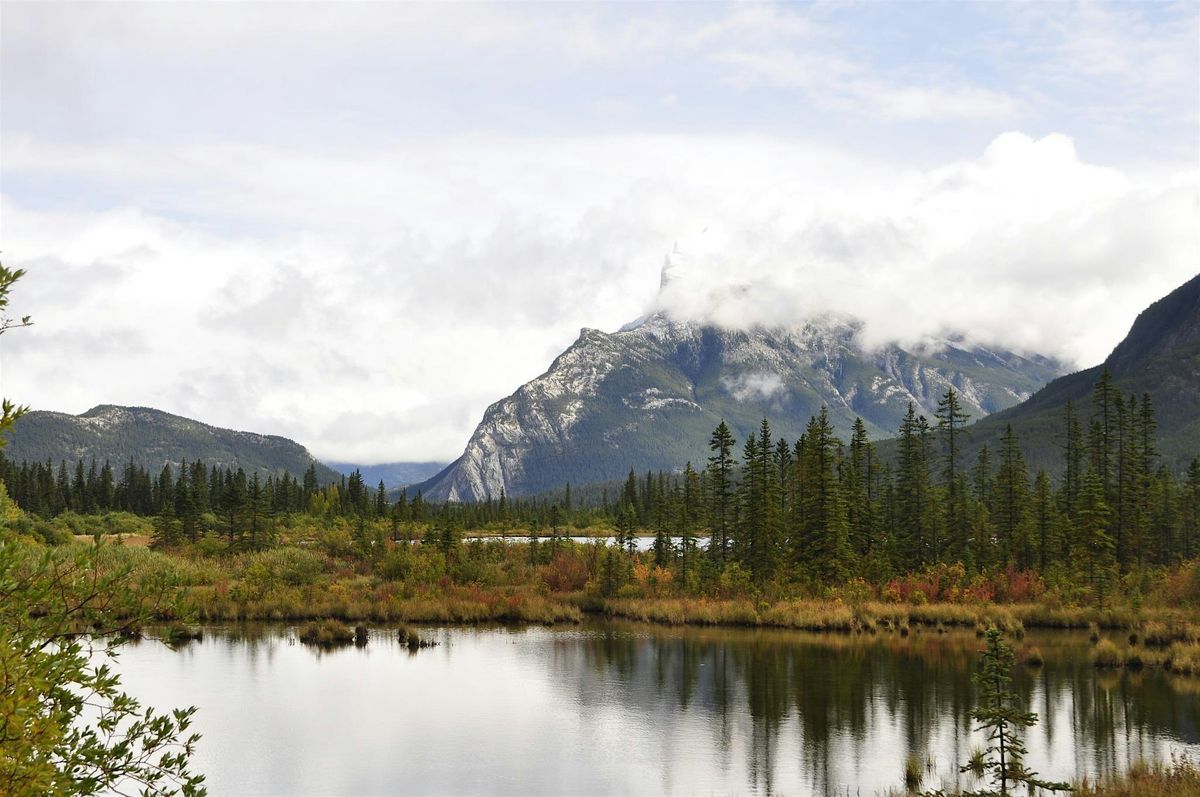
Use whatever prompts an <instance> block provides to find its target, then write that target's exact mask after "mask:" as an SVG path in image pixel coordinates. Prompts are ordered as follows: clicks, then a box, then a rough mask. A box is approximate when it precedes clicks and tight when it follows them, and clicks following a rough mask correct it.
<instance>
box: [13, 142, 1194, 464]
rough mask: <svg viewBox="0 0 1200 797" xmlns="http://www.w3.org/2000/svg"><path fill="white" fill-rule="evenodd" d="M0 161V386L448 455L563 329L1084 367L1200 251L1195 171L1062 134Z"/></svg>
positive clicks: (85, 153) (384, 450) (331, 444)
mask: <svg viewBox="0 0 1200 797" xmlns="http://www.w3.org/2000/svg"><path fill="white" fill-rule="evenodd" d="M5 173H6V189H9V188H12V189H13V190H17V189H21V188H22V187H23V186H39V185H41V186H49V187H50V188H54V189H55V191H56V192H57V193H56V194H55V195H56V196H58V197H60V199H59V200H58V201H56V202H55V203H51V202H48V201H44V200H43V201H39V200H38V199H37V197H36V192H31V191H30V190H20V191H18V194H19V195H20V196H21V197H22V199H21V200H19V201H18V199H16V198H15V197H14V195H12V194H8V195H6V196H5V198H4V199H3V207H2V208H0V211H2V213H0V216H2V218H3V222H4V248H5V253H4V262H5V263H6V264H9V265H13V266H17V265H19V266H23V267H27V268H28V269H29V270H30V274H29V276H28V277H27V278H26V280H25V281H24V282H23V283H22V284H21V285H20V286H19V288H18V290H17V293H16V296H15V302H16V306H15V309H16V310H17V311H18V312H21V313H24V312H30V313H32V314H33V315H34V317H35V319H36V321H37V322H38V325H37V326H35V327H34V328H33V329H31V330H27V331H22V332H21V333H19V334H13V335H8V336H5V339H4V363H3V365H4V371H3V376H4V384H3V389H4V394H5V395H8V396H12V397H13V398H16V399H18V400H20V401H23V402H26V403H29V404H32V405H33V406H35V407H39V408H47V409H60V410H68V411H72V412H80V411H83V410H85V409H87V408H88V407H89V406H91V405H93V404H96V403H100V402H116V403H128V404H141V405H151V406H157V407H161V408H163V409H166V410H169V411H174V412H179V413H181V414H185V415H191V416H193V417H198V418H201V419H203V420H205V421H209V422H213V423H218V424H221V425H227V426H233V427H237V428H249V429H254V430H257V431H263V432H272V433H278V434H285V435H288V436H290V437H294V438H296V439H297V440H300V441H301V442H303V443H305V444H306V445H308V446H310V448H312V450H313V451H314V452H316V453H317V454H318V455H319V456H323V457H330V458H334V459H338V460H342V461H361V462H371V461H388V460H397V459H420V460H427V459H441V460H448V459H451V458H453V457H454V456H457V454H458V453H459V452H460V451H461V447H462V444H463V442H464V441H465V440H466V439H467V437H468V435H469V434H470V432H471V430H472V429H473V427H474V425H475V423H477V421H478V419H479V417H480V416H481V414H482V412H483V409H484V408H485V407H486V405H487V404H488V403H490V402H491V401H493V400H495V399H497V398H499V397H501V396H503V395H505V394H507V393H509V392H510V391H512V390H513V389H514V388H515V387H516V386H517V385H519V384H520V383H521V382H523V381H525V380H528V379H530V378H532V377H534V376H536V375H537V374H538V373H540V372H541V371H543V370H544V369H545V367H546V366H547V365H548V364H549V362H550V361H551V359H552V358H553V357H554V355H555V354H557V353H558V352H559V351H561V350H562V349H563V348H564V347H565V346H566V345H568V344H569V343H570V342H571V340H573V339H574V337H575V336H576V335H577V334H578V330H579V328H580V327H583V326H590V327H600V328H605V329H616V328H618V327H619V326H621V325H622V324H623V323H625V322H626V321H629V320H631V319H633V318H636V317H638V316H639V315H642V314H643V313H645V312H647V310H648V309H652V308H654V307H661V308H666V309H669V310H670V311H671V312H673V313H676V314H679V315H683V316H686V317H689V318H694V319H699V320H705V321H711V322H715V323H719V324H724V325H732V326H738V325H750V324H777V323H794V322H796V321H799V320H803V319H804V318H805V317H808V316H811V315H813V314H815V313H819V312H829V311H834V312H843V313H848V314H851V315H854V316H857V317H859V318H861V319H862V320H863V322H864V324H865V326H864V333H863V334H864V337H865V339H866V340H867V342H869V343H870V342H881V341H885V340H898V341H901V342H914V341H922V340H928V339H930V338H933V339H936V338H937V337H939V336H941V335H943V334H945V333H946V332H947V331H957V332H961V333H963V334H965V335H967V336H968V338H969V339H970V340H972V341H974V342H978V343H983V344H994V345H999V346H1006V347H1010V348H1014V349H1017V350H1021V351H1030V352H1038V353H1042V354H1046V355H1050V356H1055V357H1059V358H1062V359H1064V360H1066V361H1068V362H1071V363H1075V364H1079V365H1089V364H1092V363H1095V362H1097V361H1099V360H1100V359H1102V358H1103V357H1104V355H1105V354H1106V353H1107V351H1108V350H1109V348H1111V346H1112V345H1114V344H1115V343H1116V342H1117V341H1118V340H1119V339H1120V338H1121V337H1122V336H1123V335H1124V333H1125V331H1126V329H1127V327H1128V325H1129V323H1130V322H1132V320H1133V317H1134V316H1135V315H1136V313H1137V312H1138V310H1140V309H1141V308H1142V307H1144V306H1145V305H1146V304H1147V303H1148V302H1150V301H1152V300H1154V299H1156V298H1158V297H1159V296H1161V295H1163V294H1165V293H1166V292H1168V291H1169V290H1170V289H1171V288H1173V287H1175V286H1176V285H1178V284H1179V283H1181V282H1183V281H1184V280H1185V279H1187V278H1188V277H1190V276H1191V275H1192V274H1194V273H1195V272H1196V270H1197V267H1198V264H1200V243H1198V241H1197V233H1196V230H1197V183H1196V177H1195V174H1194V170H1190V169H1187V168H1183V169H1180V170H1179V172H1178V173H1172V172H1171V171H1170V170H1169V169H1166V168H1164V167H1161V166H1159V167H1154V168H1150V167H1147V168H1138V167H1134V166H1123V167H1119V168H1118V167H1112V166H1101V165H1096V164H1091V163H1088V162H1087V160H1086V159H1085V158H1081V157H1080V156H1079V154H1078V153H1077V151H1076V149H1075V147H1074V146H1073V144H1072V142H1071V140H1070V139H1068V138H1066V137H1064V136H1060V135H1050V136H1046V137H1043V138H1040V139H1035V138H1032V137H1029V136H1026V135H1023V134H1020V133H1005V134H1003V135H1001V136H999V137H998V138H996V139H995V140H994V141H992V142H991V144H990V145H988V146H987V147H986V150H984V151H983V152H982V154H981V155H979V156H978V157H976V158H973V159H968V160H961V161H956V162H952V163H947V164H944V165H941V166H938V167H935V168H928V169H921V170H918V169H914V168H912V167H911V166H907V165H898V164H896V163H889V162H886V161H881V160H880V159H878V158H871V157H866V156H863V155H860V154H856V153H851V152H847V151H842V150H837V149H832V148H830V147H827V146H820V145H816V144H814V143H812V142H807V141H801V140H795V139H788V138H781V137H769V136H725V137H721V136H712V137H704V136H678V135H663V136H632V135H630V136H613V137H603V136H599V137H581V138H557V139H542V140H526V139H514V138H505V137H495V136H484V135H478V136H464V137H452V138H439V139H425V140H410V141H402V142H399V143H396V144H394V145H392V146H389V147H388V148H385V149H377V150H372V151H367V150H362V151H358V150H355V151H352V152H347V151H344V150H339V151H329V152H324V153H313V152H310V151H305V152H293V151H288V150H284V149H267V148H249V147H239V148H236V149H232V150H231V149H230V148H228V147H210V146H206V145H196V146H195V147H191V148H184V149H170V150H165V149H164V150H158V149H155V148H153V147H149V146H146V145H142V144H137V145H135V144H131V145H128V146H125V145H105V146H102V147H71V146H69V145H54V144H51V143H48V142H46V141H43V140H39V139H32V138H29V139H22V138H19V137H14V138H10V139H8V140H6V142H5ZM101 189H102V195H101V194H97V193H96V192H97V191H101ZM64 196H65V197H82V198H83V199H82V200H80V201H79V202H78V203H77V204H72V203H71V202H70V201H69V200H63V199H61V198H62V197H64ZM106 196H108V197H110V196H119V197H121V201H120V203H117V204H113V203H111V202H110V201H109V200H107V199H105V198H104V197H106ZM676 242H677V244H678V247H677V248H678V252H677V253H673V254H671V255H670V258H671V262H672V264H673V269H672V274H673V275H674V277H675V279H673V280H672V281H670V282H669V283H668V284H667V285H666V286H665V287H664V288H663V289H662V290H661V292H660V290H659V271H660V268H661V266H662V264H663V257H664V254H665V253H668V252H672V251H673V250H674V249H675V248H676V246H675V245H676ZM740 387H741V388H742V389H747V390H750V389H753V390H769V388H770V385H768V384H765V383H764V384H755V385H750V384H747V385H742V386H740Z"/></svg>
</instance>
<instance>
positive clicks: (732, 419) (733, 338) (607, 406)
mask: <svg viewBox="0 0 1200 797" xmlns="http://www.w3.org/2000/svg"><path fill="white" fill-rule="evenodd" d="M859 331H860V325H859V324H858V323H857V322H855V321H853V320H852V319H844V318H834V317H825V318H820V319H815V320H812V321H810V322H808V323H805V324H802V325H798V326H795V327H789V328H770V329H767V328H759V329H752V330H749V331H746V330H733V329H724V328H720V327H715V326H708V325H700V324H695V323H690V322H685V321H678V320H675V319H673V318H671V317H669V316H667V315H665V314H663V313H656V314H653V315H650V316H648V317H646V318H643V319H641V320H639V321H638V322H635V323H633V324H630V325H627V326H626V327H624V328H622V329H621V330H620V331H618V332H615V333H612V334H608V333H604V332H600V331H598V330H594V329H584V330H583V331H582V332H581V333H580V336H579V339H578V340H577V341H576V342H575V343H574V344H572V345H571V347H570V348H568V349H567V350H566V351H565V352H563V353H562V354H561V355H559V357H558V358H557V359H556V360H555V361H554V363H553V364H552V365H551V366H550V369H549V370H548V371H547V372H546V373H545V374H543V375H542V376H540V377H538V378H537V379H534V380H533V381H531V382H529V383H527V384H525V385H523V386H522V387H521V388H520V389H518V390H517V391H516V392H515V393H513V394H512V395H511V396H509V397H508V398H505V399H503V400H501V401H498V402H496V403H495V404H493V405H492V406H491V407H489V408H488V409H487V411H486V412H485V413H484V417H483V421H482V422H481V423H480V424H479V427H478V428H477V429H476V430H475V433H474V434H473V435H472V436H471V440H470V442H468V444H467V447H466V450H465V451H464V452H463V455H462V456H461V457H460V458H459V459H458V460H456V461H455V462H453V463H452V464H451V465H449V466H448V467H447V468H446V469H445V470H443V471H442V472H441V473H439V474H438V475H437V476H435V477H434V478H433V479H431V480H429V481H428V482H426V483H425V484H423V485H421V489H422V490H423V491H424V493H425V495H426V496H428V497H430V498H433V499H435V500H451V501H472V500H482V499H486V498H489V497H492V498H494V497H497V496H498V495H499V494H500V491H501V489H504V490H505V492H506V493H507V494H508V495H514V496H515V495H527V494H531V493H536V492H541V491H543V490H548V489H554V488H558V487H561V486H562V485H563V483H565V482H567V481H571V482H574V483H576V484H580V483H586V482H594V481H601V480H608V479H618V478H622V477H623V476H624V475H625V474H626V473H628V471H629V469H630V468H631V467H632V468H634V469H636V470H639V471H644V470H646V469H656V470H657V469H660V468H663V469H674V468H680V467H682V466H683V464H684V463H685V462H687V461H689V460H690V461H692V462H693V463H697V464H699V463H703V462H704V461H705V458H706V457H707V455H708V451H707V448H706V442H707V439H708V435H709V433H710V432H711V431H712V428H713V427H714V426H716V424H717V423H718V422H719V421H721V420H722V419H724V420H725V421H726V423H728V424H729V425H730V427H731V428H732V429H733V430H734V434H735V435H736V436H737V437H738V439H739V440H741V439H743V438H744V437H745V436H746V434H748V433H749V432H750V431H751V430H753V429H754V428H756V427H757V425H758V423H759V421H760V420H761V419H762V418H763V417H764V416H766V417H767V418H769V419H770V420H771V422H772V424H773V426H774V428H775V430H776V432H777V433H778V434H780V435H781V436H784V437H787V438H788V439H789V440H794V439H795V438H796V437H797V436H799V434H800V433H801V431H802V430H803V427H804V425H805V423H806V422H807V421H808V419H809V417H810V416H811V415H812V414H814V413H816V412H817V411H818V410H819V409H820V407H821V405H823V404H824V405H826V406H828V407H829V411H830V414H831V416H832V418H833V420H834V423H835V424H836V426H837V428H838V430H839V432H840V433H841V434H842V435H843V436H847V435H848V433H849V430H850V425H851V424H852V423H853V420H854V418H855V416H861V417H862V418H863V420H864V421H865V422H866V424H867V428H868V430H869V431H870V432H871V433H872V434H873V435H875V436H884V435H890V434H893V433H894V432H895V430H896V428H897V427H898V426H899V423H900V419H901V417H902V416H903V414H904V412H905V410H906V409H907V406H908V402H909V401H913V402H916V404H917V405H918V406H919V407H920V408H921V411H922V412H924V413H925V414H926V415H932V413H933V411H934V409H935V408H936V406H937V398H938V396H939V395H940V394H942V393H944V392H945V390H946V388H947V387H949V386H951V385H953V386H954V387H955V389H956V390H958V391H959V392H960V393H961V394H962V398H963V402H964V404H965V406H966V408H967V411H968V412H970V413H971V414H972V415H974V416H975V417H981V416H984V415H987V414H989V413H992V412H995V411H997V410H1001V409H1004V408H1006V407H1011V406H1013V405H1015V404H1017V403H1019V402H1021V401H1023V400H1024V399H1025V398H1027V397H1028V396H1029V395H1031V394H1032V393H1033V392H1034V391H1035V390H1037V389H1038V388H1039V387H1041V386H1042V385H1043V384H1045V383H1046V382H1047V381H1049V380H1050V379H1052V378H1054V377H1055V376H1057V375H1058V374H1059V373H1060V368H1059V366H1058V364H1057V363H1055V362H1052V361H1049V360H1046V359H1043V358H1037V357H1033V358H1028V357H1021V356H1018V355H1015V354H1012V353H1010V352H1003V351H991V350H987V349H982V348H971V347H962V346H959V345H955V344H954V343H953V342H950V341H946V342H942V343H940V344H938V345H930V346H927V347H925V348H923V349H922V350H919V351H917V350H913V351H906V350H904V349H902V348H900V347H898V346H894V345H893V346H885V347H882V348H879V349H876V350H867V349H865V348H864V347H863V346H861V345H860V343H859V334H858V333H859Z"/></svg>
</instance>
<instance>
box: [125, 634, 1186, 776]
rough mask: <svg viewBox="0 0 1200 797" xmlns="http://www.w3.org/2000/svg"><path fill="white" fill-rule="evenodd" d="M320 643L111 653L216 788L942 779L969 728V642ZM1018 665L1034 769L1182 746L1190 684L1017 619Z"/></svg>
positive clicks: (218, 644)
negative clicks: (1024, 629)
mask: <svg viewBox="0 0 1200 797" xmlns="http://www.w3.org/2000/svg"><path fill="white" fill-rule="evenodd" d="M422 633H423V635H426V636H430V637H432V638H435V639H436V640H437V641H438V642H439V645H438V646H437V647H434V648H428V649H423V650H420V651H417V652H415V653H410V652H409V651H408V650H407V649H406V648H402V647H401V646H400V645H399V644H397V643H396V642H395V641H394V639H395V637H394V633H386V632H385V631H384V630H382V629H380V630H376V631H374V632H373V634H374V635H373V636H372V639H371V641H370V643H369V644H368V645H366V646H365V647H362V648H356V647H345V648H338V649H333V650H327V651H326V650H319V649H315V648H311V647H307V646H304V645H301V644H299V643H298V642H297V641H296V629H295V628H293V627H286V626H267V627H261V626H259V627H250V628H237V627H230V628H226V629H211V628H210V629H207V630H206V634H205V637H204V639H203V640H202V641H199V642H193V643H190V644H187V645H186V646H184V647H181V648H180V649H178V650H172V649H170V648H168V647H167V646H165V645H163V644H162V643H160V642H157V641H155V640H152V639H146V640H143V641H141V642H138V643H134V644H130V645H128V646H126V647H123V648H122V649H121V651H122V652H121V655H120V659H119V663H118V669H119V671H120V672H121V674H122V677H123V683H124V685H125V688H126V689H127V690H128V691H129V692H131V693H132V694H134V695H135V696H136V697H139V698H141V699H143V700H145V701H148V702H150V703H151V704H152V705H154V706H156V707H158V708H160V709H166V708H170V707H178V706H184V705H191V704H194V705H196V706H198V707H199V713H198V714H197V717H196V722H195V727H196V729H197V730H198V731H200V732H201V733H203V734H204V738H203V740H202V741H201V742H200V746H199V751H198V754H197V756H196V759H195V764H196V768H197V769H198V771H201V772H204V773H206V774H207V776H208V785H209V792H210V793H211V794H213V795H214V796H216V795H222V796H223V795H376V794H396V793H418V794H480V793H492V794H531V793H536V794H657V793H679V794H696V793H701V794H709V793H712V794H733V793H745V794H768V793H784V794H789V795H825V794H846V793H847V792H848V793H849V794H863V795H870V794H875V793H876V792H877V791H881V790H884V789H887V788H889V787H899V786H900V785H901V782H902V773H903V767H904V762H905V759H906V757H907V756H908V755H909V754H912V755H915V756H916V757H918V758H919V759H920V760H921V761H922V765H923V767H924V768H925V770H926V778H927V779H926V780H925V782H924V783H923V787H925V788H930V787H932V786H935V785H937V784H938V783H940V782H943V779H944V782H946V783H952V782H955V781H956V779H957V782H959V783H961V784H962V785H964V786H973V785H974V783H975V782H974V780H973V779H972V778H971V776H969V775H959V774H958V772H957V770H958V765H959V764H961V763H963V762H965V761H966V759H967V757H968V755H969V754H970V752H971V748H972V746H973V745H975V744H978V743H979V741H980V739H979V736H978V734H974V733H973V732H972V731H971V730H970V729H971V725H972V723H971V720H970V717H969V712H970V710H971V707H972V701H973V692H974V689H973V686H972V683H971V680H970V674H971V672H972V669H973V667H974V666H975V662H976V658H977V655H976V652H977V651H978V649H979V648H980V647H981V644H982V643H981V641H980V640H979V639H977V638H975V637H974V635H973V634H970V633H967V632H957V633H950V634H937V633H935V632H933V631H931V630H925V631H922V632H919V633H915V634H913V635H912V636H910V637H908V638H902V637H899V636H896V635H890V634H880V635H878V636H873V637H850V636H839V635H824V636H821V635H813V634H806V633H801V632H788V631H769V630H752V629H724V628H663V627H657V626H645V625H637V624H611V623H603V622H589V623H586V624H584V625H581V626H577V627H562V628H543V627H518V628H506V627H488V628H432V629H422ZM1024 644H1036V645H1037V646H1038V647H1039V648H1040V650H1041V651H1042V653H1043V655H1044V657H1045V659H1046V664H1045V666H1044V667H1041V668H1038V669H1034V670H1031V669H1028V668H1026V667H1024V666H1018V669H1017V670H1016V672H1015V678H1016V689H1017V691H1018V692H1019V693H1020V694H1021V695H1022V696H1023V698H1024V699H1025V700H1026V701H1027V705H1028V708H1030V709H1031V710H1033V711H1036V712H1038V713H1039V715H1040V722H1039V723H1038V725H1037V726H1035V727H1034V728H1033V729H1032V730H1031V731H1030V732H1029V734H1028V736H1027V738H1026V746H1027V747H1028V748H1029V750H1030V756H1029V759H1028V762H1029V764H1030V765H1031V766H1032V768H1034V769H1036V770H1037V771H1039V772H1040V773H1041V774H1042V775H1043V776H1046V777H1049V778H1052V779H1059V778H1061V779H1072V778H1074V777H1076V776H1078V775H1082V774H1085V773H1089V774H1095V773H1110V772H1113V771H1117V770H1121V769H1124V768H1125V767H1126V766H1127V765H1128V764H1129V763H1130V762H1131V761H1133V760H1136V759H1139V758H1146V759H1152V758H1157V759H1167V758H1169V757H1170V755H1171V754H1172V752H1182V753H1186V754H1188V755H1191V756H1192V757H1193V758H1196V757H1198V756H1200V681H1198V680H1196V679H1192V680H1188V679H1183V678H1175V677H1172V676H1169V675H1167V674H1165V673H1162V672H1157V671H1144V672H1141V673H1136V674H1130V673H1126V672H1123V671H1122V672H1097V671H1096V670H1095V669H1094V668H1092V667H1091V666H1090V664H1089V663H1088V652H1089V644H1088V642H1087V640H1086V638H1085V637H1084V636H1082V635H1079V634H1069V633H1065V632H1045V633H1031V634H1030V635H1029V636H1028V637H1027V638H1026V640H1025V641H1024Z"/></svg>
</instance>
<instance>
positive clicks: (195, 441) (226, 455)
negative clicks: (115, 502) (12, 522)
mask: <svg viewBox="0 0 1200 797" xmlns="http://www.w3.org/2000/svg"><path fill="white" fill-rule="evenodd" d="M4 456H5V457H7V458H8V459H9V460H11V461H13V462H21V461H22V460H28V461H31V462H33V461H37V462H46V461H47V460H50V461H51V462H54V463H56V464H57V463H58V462H60V461H62V460H66V461H67V462H68V463H73V462H76V461H78V460H80V459H83V460H85V461H90V460H91V459H93V458H94V459H96V461H97V462H103V461H104V460H106V459H107V460H108V461H109V462H111V463H113V465H114V466H116V465H119V464H120V463H122V462H128V461H129V459H130V457H132V458H133V460H134V461H135V462H136V463H138V464H140V465H143V466H145V467H146V468H148V469H149V470H150V472H151V473H156V472H157V471H158V470H160V469H161V468H162V466H163V465H164V464H165V463H168V462H170V463H172V464H173V465H177V464H178V463H179V462H180V461H182V460H185V459H186V460H187V461H188V462H194V461H196V460H197V459H199V460H202V461H203V462H204V463H205V464H207V465H210V466H211V465H217V466H219V467H233V468H238V467H241V468H245V470H246V471H247V472H248V473H253V472H255V471H258V472H259V473H262V474H264V475H265V474H268V473H277V472H280V471H287V472H289V473H291V474H293V475H294V476H297V477H301V476H303V475H304V472H305V471H306V470H308V468H309V466H310V465H313V464H314V463H315V464H316V466H317V478H318V479H319V480H320V481H321V482H322V483H328V482H332V481H335V480H337V479H339V478H340V476H339V475H338V474H337V473H334V472H333V471H332V470H330V469H329V468H327V467H326V466H324V465H322V464H320V463H319V462H316V460H315V459H313V456H312V455H311V454H309V453H308V450H307V449H306V448H305V447H304V446H302V445H300V444H299V443H296V442H294V441H292V440H288V439H287V438H285V437H276V436H274V435H261V434H254V433H253V432H235V431H232V430H230V429H218V428H217V427H215V426H209V425H207V424H204V423H200V422H199V421H193V420H191V419H189V418H183V417H180V416H178V415H171V414H169V413H166V412H162V411H161V410H155V409H149V408H147V407H117V406H114V405H111V404H102V405H100V406H98V407H93V408H92V409H90V410H88V411H87V412H85V413H83V414H82V415H67V414H66V413H62V412H45V411H35V412H30V413H29V414H28V415H26V416H25V417H23V418H21V420H19V421H17V424H16V426H15V427H14V428H13V432H12V435H11V436H10V437H9V440H8V444H7V445H6V446H5V447H4Z"/></svg>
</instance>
